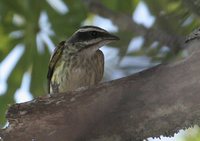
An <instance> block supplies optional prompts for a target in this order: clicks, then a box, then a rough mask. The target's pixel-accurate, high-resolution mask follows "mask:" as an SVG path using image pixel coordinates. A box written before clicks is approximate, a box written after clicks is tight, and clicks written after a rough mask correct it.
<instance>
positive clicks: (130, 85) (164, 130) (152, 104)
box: [0, 41, 200, 141]
mask: <svg viewBox="0 0 200 141" xmlns="http://www.w3.org/2000/svg"><path fill="white" fill-rule="evenodd" d="M190 46H193V47H191V48H190V52H191V53H190V56H189V57H187V58H186V59H184V60H181V61H180V60H179V61H175V62H174V63H170V64H166V65H159V66H157V67H154V68H151V69H149V70H146V71H143V72H140V73H138V74H135V75H132V76H129V77H125V78H122V79H118V80H114V81H111V82H106V83H103V84H99V85H97V86H95V87H93V88H90V89H88V90H84V91H77V92H71V93H66V94H54V95H53V96H51V97H48V96H46V97H40V98H37V99H35V100H33V101H31V102H27V103H23V104H15V105H13V106H11V107H10V109H9V111H8V114H7V118H8V121H9V123H10V125H9V127H8V128H6V129H5V130H3V131H1V134H0V136H1V137H2V138H3V139H5V140H6V141H13V140H15V141H22V140H31V139H36V141H47V140H48V141H55V140H59V141H66V140H67V141H79V140H80V141H82V140H86V141H93V140H95V141H96V140H97V139H99V140H104V141H107V140H109V141H115V140H119V141H121V140H123V141H125V140H134V141H135V140H142V139H145V138H147V137H152V136H153V137H156V136H160V135H173V134H174V133H175V132H177V131H178V130H179V129H182V128H186V127H189V126H192V125H194V124H199V116H200V104H199V99H200V87H199V86H200V75H199V74H200V61H199V60H200V50H199V49H198V48H199V41H193V43H192V45H190Z"/></svg>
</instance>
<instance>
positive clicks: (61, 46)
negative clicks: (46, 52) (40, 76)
mask: <svg viewBox="0 0 200 141" xmlns="http://www.w3.org/2000/svg"><path fill="white" fill-rule="evenodd" d="M64 44H65V41H62V42H60V43H59V44H58V46H57V47H56V49H55V51H54V53H53V55H52V56H51V58H50V61H49V68H48V73H47V81H48V93H50V83H51V77H52V75H53V72H54V68H55V66H56V63H57V61H58V60H59V58H60V56H61V54H62V52H63V49H64Z"/></svg>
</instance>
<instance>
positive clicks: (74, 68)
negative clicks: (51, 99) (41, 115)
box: [47, 25, 119, 94]
mask: <svg viewBox="0 0 200 141" xmlns="http://www.w3.org/2000/svg"><path fill="white" fill-rule="evenodd" d="M117 40H119V37H117V36H116V35H113V34H111V33H109V32H108V31H106V30H105V29H103V28H100V27H97V26H92V25H87V26H82V27H80V28H79V29H78V30H77V31H76V32H75V33H73V34H72V36H71V37H69V38H68V39H66V40H65V41H61V42H60V43H59V44H58V45H57V47H56V48H55V50H54V53H53V54H52V56H51V58H50V61H49V65H48V73H47V81H48V93H49V94H52V93H64V92H68V91H74V90H76V89H78V88H82V87H89V86H92V85H95V84H97V83H99V82H100V81H101V80H102V78H103V73H104V54H103V52H102V51H101V50H100V49H99V48H101V47H102V46H104V45H106V44H109V43H111V42H113V41H117Z"/></svg>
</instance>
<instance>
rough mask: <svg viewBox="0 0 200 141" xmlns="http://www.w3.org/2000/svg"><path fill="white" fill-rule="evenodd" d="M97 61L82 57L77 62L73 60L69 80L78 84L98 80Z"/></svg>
mask: <svg viewBox="0 0 200 141" xmlns="http://www.w3.org/2000/svg"><path fill="white" fill-rule="evenodd" d="M97 67H98V66H97V63H96V60H95V59H92V58H87V59H84V58H80V60H79V61H77V62H72V64H71V67H70V68H71V69H70V72H69V74H70V75H69V81H71V82H74V83H76V84H78V85H90V84H94V83H95V81H96V76H97V75H98V74H97V73H98V72H97V69H98V68H97Z"/></svg>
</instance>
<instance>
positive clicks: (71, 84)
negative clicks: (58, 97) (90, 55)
mask: <svg viewBox="0 0 200 141" xmlns="http://www.w3.org/2000/svg"><path fill="white" fill-rule="evenodd" d="M62 65H65V64H64V62H63V63H61V64H60V66H59V67H58V68H57V69H56V70H55V71H54V73H53V76H52V79H51V87H50V92H51V93H52V92H53V93H58V92H61V93H62V92H67V91H72V90H76V89H77V88H80V87H85V86H91V85H94V84H96V83H98V82H99V81H101V78H102V75H101V74H102V72H99V71H100V70H99V69H98V68H97V66H96V65H95V64H94V63H93V64H89V63H87V64H85V65H86V66H87V67H86V66H85V65H84V64H81V65H80V67H78V68H74V69H71V70H69V69H68V68H67V67H64V66H62ZM61 68H65V69H61Z"/></svg>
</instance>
